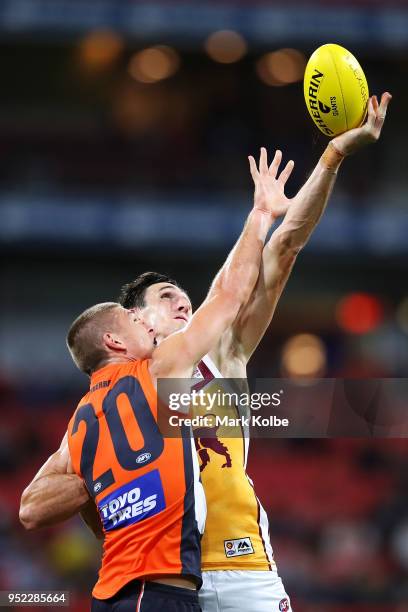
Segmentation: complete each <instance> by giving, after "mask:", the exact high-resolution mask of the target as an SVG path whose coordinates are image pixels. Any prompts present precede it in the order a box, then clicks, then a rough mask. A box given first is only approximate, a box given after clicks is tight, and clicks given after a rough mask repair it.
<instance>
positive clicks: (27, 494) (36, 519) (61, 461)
mask: <svg viewBox="0 0 408 612" xmlns="http://www.w3.org/2000/svg"><path fill="white" fill-rule="evenodd" d="M78 512H81V516H82V518H83V519H84V521H85V522H86V523H87V525H88V526H89V527H90V529H91V530H92V531H93V532H94V533H95V535H96V536H97V537H101V536H102V535H103V532H102V526H101V522H100V519H99V515H98V513H97V510H96V506H95V504H94V502H93V500H91V499H90V497H89V494H88V491H87V490H86V487H85V485H84V482H83V480H82V479H81V478H79V476H77V475H76V474H74V473H73V470H72V465H71V459H70V454H69V448H68V441H67V434H65V436H64V438H63V440H62V442H61V446H60V448H59V449H58V450H57V452H55V453H54V454H53V455H51V457H49V459H48V460H47V461H46V462H45V463H44V465H43V466H42V467H41V469H40V470H39V471H38V473H37V474H36V476H35V477H34V479H33V480H32V482H31V483H30V484H29V485H28V486H27V487H26V488H25V489H24V491H23V494H22V496H21V503H20V512H19V518H20V521H21V523H22V524H23V526H24V527H25V528H26V529H29V530H31V529H39V528H40V527H49V526H51V525H55V524H56V523H59V522H61V521H65V520H66V519H68V518H70V517H71V516H74V515H75V514H77V513H78Z"/></svg>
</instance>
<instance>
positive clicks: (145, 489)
mask: <svg viewBox="0 0 408 612" xmlns="http://www.w3.org/2000/svg"><path fill="white" fill-rule="evenodd" d="M68 443H69V449H70V454H71V460H72V465H73V468H74V471H75V472H76V473H77V474H78V475H79V476H80V477H81V478H83V479H84V481H85V483H86V486H87V489H88V491H89V494H90V495H91V497H93V498H94V500H95V503H96V505H97V508H98V511H99V514H100V517H101V521H102V524H103V530H104V545H103V556H102V566H101V569H100V571H99V579H98V582H97V583H96V585H95V587H94V590H93V595H94V597H96V598H98V599H107V598H109V597H111V596H112V595H114V594H115V593H117V592H118V591H119V590H120V589H121V588H122V587H123V586H124V585H125V584H126V583H127V582H129V581H130V580H133V579H136V578H143V577H145V576H155V575H156V576H158V575H160V574H174V575H183V576H189V577H191V576H192V577H194V578H196V580H197V583H198V584H201V569H200V561H201V559H200V530H201V528H202V526H203V525H201V523H203V520H204V519H203V514H204V513H205V510H204V505H205V501H204V500H203V497H204V496H203V494H202V496H201V491H200V486H201V485H200V483H199V482H198V464H197V465H195V463H194V462H196V463H197V461H196V457H195V453H193V449H192V444H191V439H189V438H188V437H187V436H185V437H177V438H171V439H168V438H163V437H162V435H161V433H160V431H159V428H158V426H157V397H156V390H155V388H154V386H153V384H152V381H151V378H150V374H149V371H148V361H147V360H142V361H137V362H133V363H129V364H128V363H126V364H114V365H109V366H106V367H104V368H102V369H100V370H98V371H97V372H95V373H94V374H93V376H92V378H91V387H90V391H89V392H88V393H87V394H86V395H85V397H83V399H82V400H81V401H80V403H79V405H78V407H77V409H76V411H75V413H74V415H73V417H72V419H71V421H70V423H69V427H68ZM199 523H200V526H199Z"/></svg>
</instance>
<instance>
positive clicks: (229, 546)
mask: <svg viewBox="0 0 408 612" xmlns="http://www.w3.org/2000/svg"><path fill="white" fill-rule="evenodd" d="M224 549H225V555H226V556H227V557H228V558H229V557H241V556H242V555H250V554H252V553H253V552H255V551H254V547H253V546H252V542H251V538H240V539H239V540H224Z"/></svg>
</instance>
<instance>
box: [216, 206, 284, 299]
mask: <svg viewBox="0 0 408 612" xmlns="http://www.w3.org/2000/svg"><path fill="white" fill-rule="evenodd" d="M272 222H273V217H272V215H271V214H270V213H268V212H266V211H263V210H260V209H253V210H252V211H251V213H250V214H249V216H248V219H247V221H246V224H245V227H244V229H243V231H242V234H241V236H240V237H239V239H238V241H237V243H236V244H235V246H234V248H233V249H232V251H231V253H230V254H229V256H228V258H227V260H226V262H225V264H224V265H223V267H222V268H221V270H220V271H219V272H218V274H217V276H216V277H215V280H214V282H213V284H212V287H211V290H210V294H211V293H217V292H219V291H221V292H225V293H229V294H234V295H235V296H236V297H237V300H238V301H239V302H240V303H241V304H244V303H245V302H246V301H247V300H248V299H249V296H250V295H251V293H252V291H253V289H254V286H255V283H256V281H257V278H258V275H259V268H260V265H261V258H262V251H263V247H264V244H265V239H266V236H267V234H268V231H269V229H270V227H271V225H272Z"/></svg>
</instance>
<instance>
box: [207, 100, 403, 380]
mask: <svg viewBox="0 0 408 612" xmlns="http://www.w3.org/2000/svg"><path fill="white" fill-rule="evenodd" d="M390 99H391V96H390V94H387V93H386V94H383V96H382V99H381V104H380V105H378V103H377V99H376V97H375V96H374V97H373V98H371V100H370V103H369V109H368V119H367V122H366V123H365V124H364V126H362V127H361V128H356V129H353V130H349V131H348V132H345V133H344V134H341V135H340V136H337V137H336V138H334V139H333V140H332V141H331V143H329V145H328V147H327V149H326V151H325V152H324V153H323V155H322V157H321V158H320V160H319V162H318V163H317V165H316V167H315V169H314V170H313V172H312V174H311V176H310V177H309V179H308V180H307V181H306V183H305V184H304V185H303V187H302V188H301V189H300V191H299V192H298V193H297V195H296V196H295V197H294V198H293V199H292V200H291V201H290V202H289V201H287V202H288V210H287V212H286V215H285V218H284V220H283V222H282V224H281V225H280V227H279V228H278V229H277V230H275V232H274V233H273V234H272V236H271V238H270V240H269V242H268V243H267V244H266V245H265V248H264V251H263V254H262V266H261V270H260V274H259V279H258V282H257V285H256V287H255V290H254V292H253V294H252V296H251V298H250V300H249V302H248V304H246V306H245V307H244V308H243V309H242V311H241V313H240V316H239V318H238V319H237V321H236V322H235V324H234V328H233V330H232V333H231V341H230V344H229V345H227V349H228V350H227V351H224V353H223V355H222V356H221V359H220V361H221V362H222V360H223V359H224V361H225V357H226V356H228V358H229V359H230V358H231V354H232V355H233V354H238V355H239V358H240V360H241V362H242V363H243V364H244V366H245V364H246V362H247V361H248V359H249V358H250V356H251V355H252V353H253V352H254V350H255V348H256V347H257V345H258V344H259V342H260V340H261V338H262V337H263V335H264V333H265V331H266V329H267V327H268V326H269V324H270V322H271V319H272V316H273V314H274V311H275V308H276V304H277V302H278V300H279V297H280V295H281V293H282V291H283V289H284V287H285V285H286V282H287V280H288V277H289V275H290V272H291V270H292V267H293V264H294V262H295V260H296V256H297V254H298V253H299V251H300V250H301V249H302V248H303V247H304V246H305V244H306V243H307V242H308V240H309V238H310V236H311V234H312V232H313V230H314V228H315V227H316V225H317V223H318V222H319V220H320V218H321V216H322V214H323V212H324V210H325V208H326V205H327V202H328V199H329V197H330V194H331V192H332V189H333V186H334V184H335V181H336V176H337V170H338V168H339V167H340V164H341V162H342V160H343V159H344V157H346V156H348V155H350V154H352V153H354V152H355V151H357V150H358V149H359V148H361V147H363V146H365V145H366V144H369V143H371V142H375V141H376V140H378V138H379V136H380V133H381V129H382V126H383V123H384V118H385V115H386V111H387V106H388V103H389V101H390ZM252 174H253V173H252ZM253 176H254V174H253ZM261 178H262V177H261ZM268 180H269V182H270V179H268ZM254 181H255V197H256V196H257V181H258V182H259V177H257V176H255V177H254ZM274 187H275V190H274V192H273V193H272V194H269V197H276V185H274ZM258 191H259V189H258ZM281 198H282V200H285V197H284V194H283V189H282V193H281ZM228 351H229V353H230V354H229V355H228ZM222 365H223V364H222V363H221V365H219V367H220V369H221V370H222Z"/></svg>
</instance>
